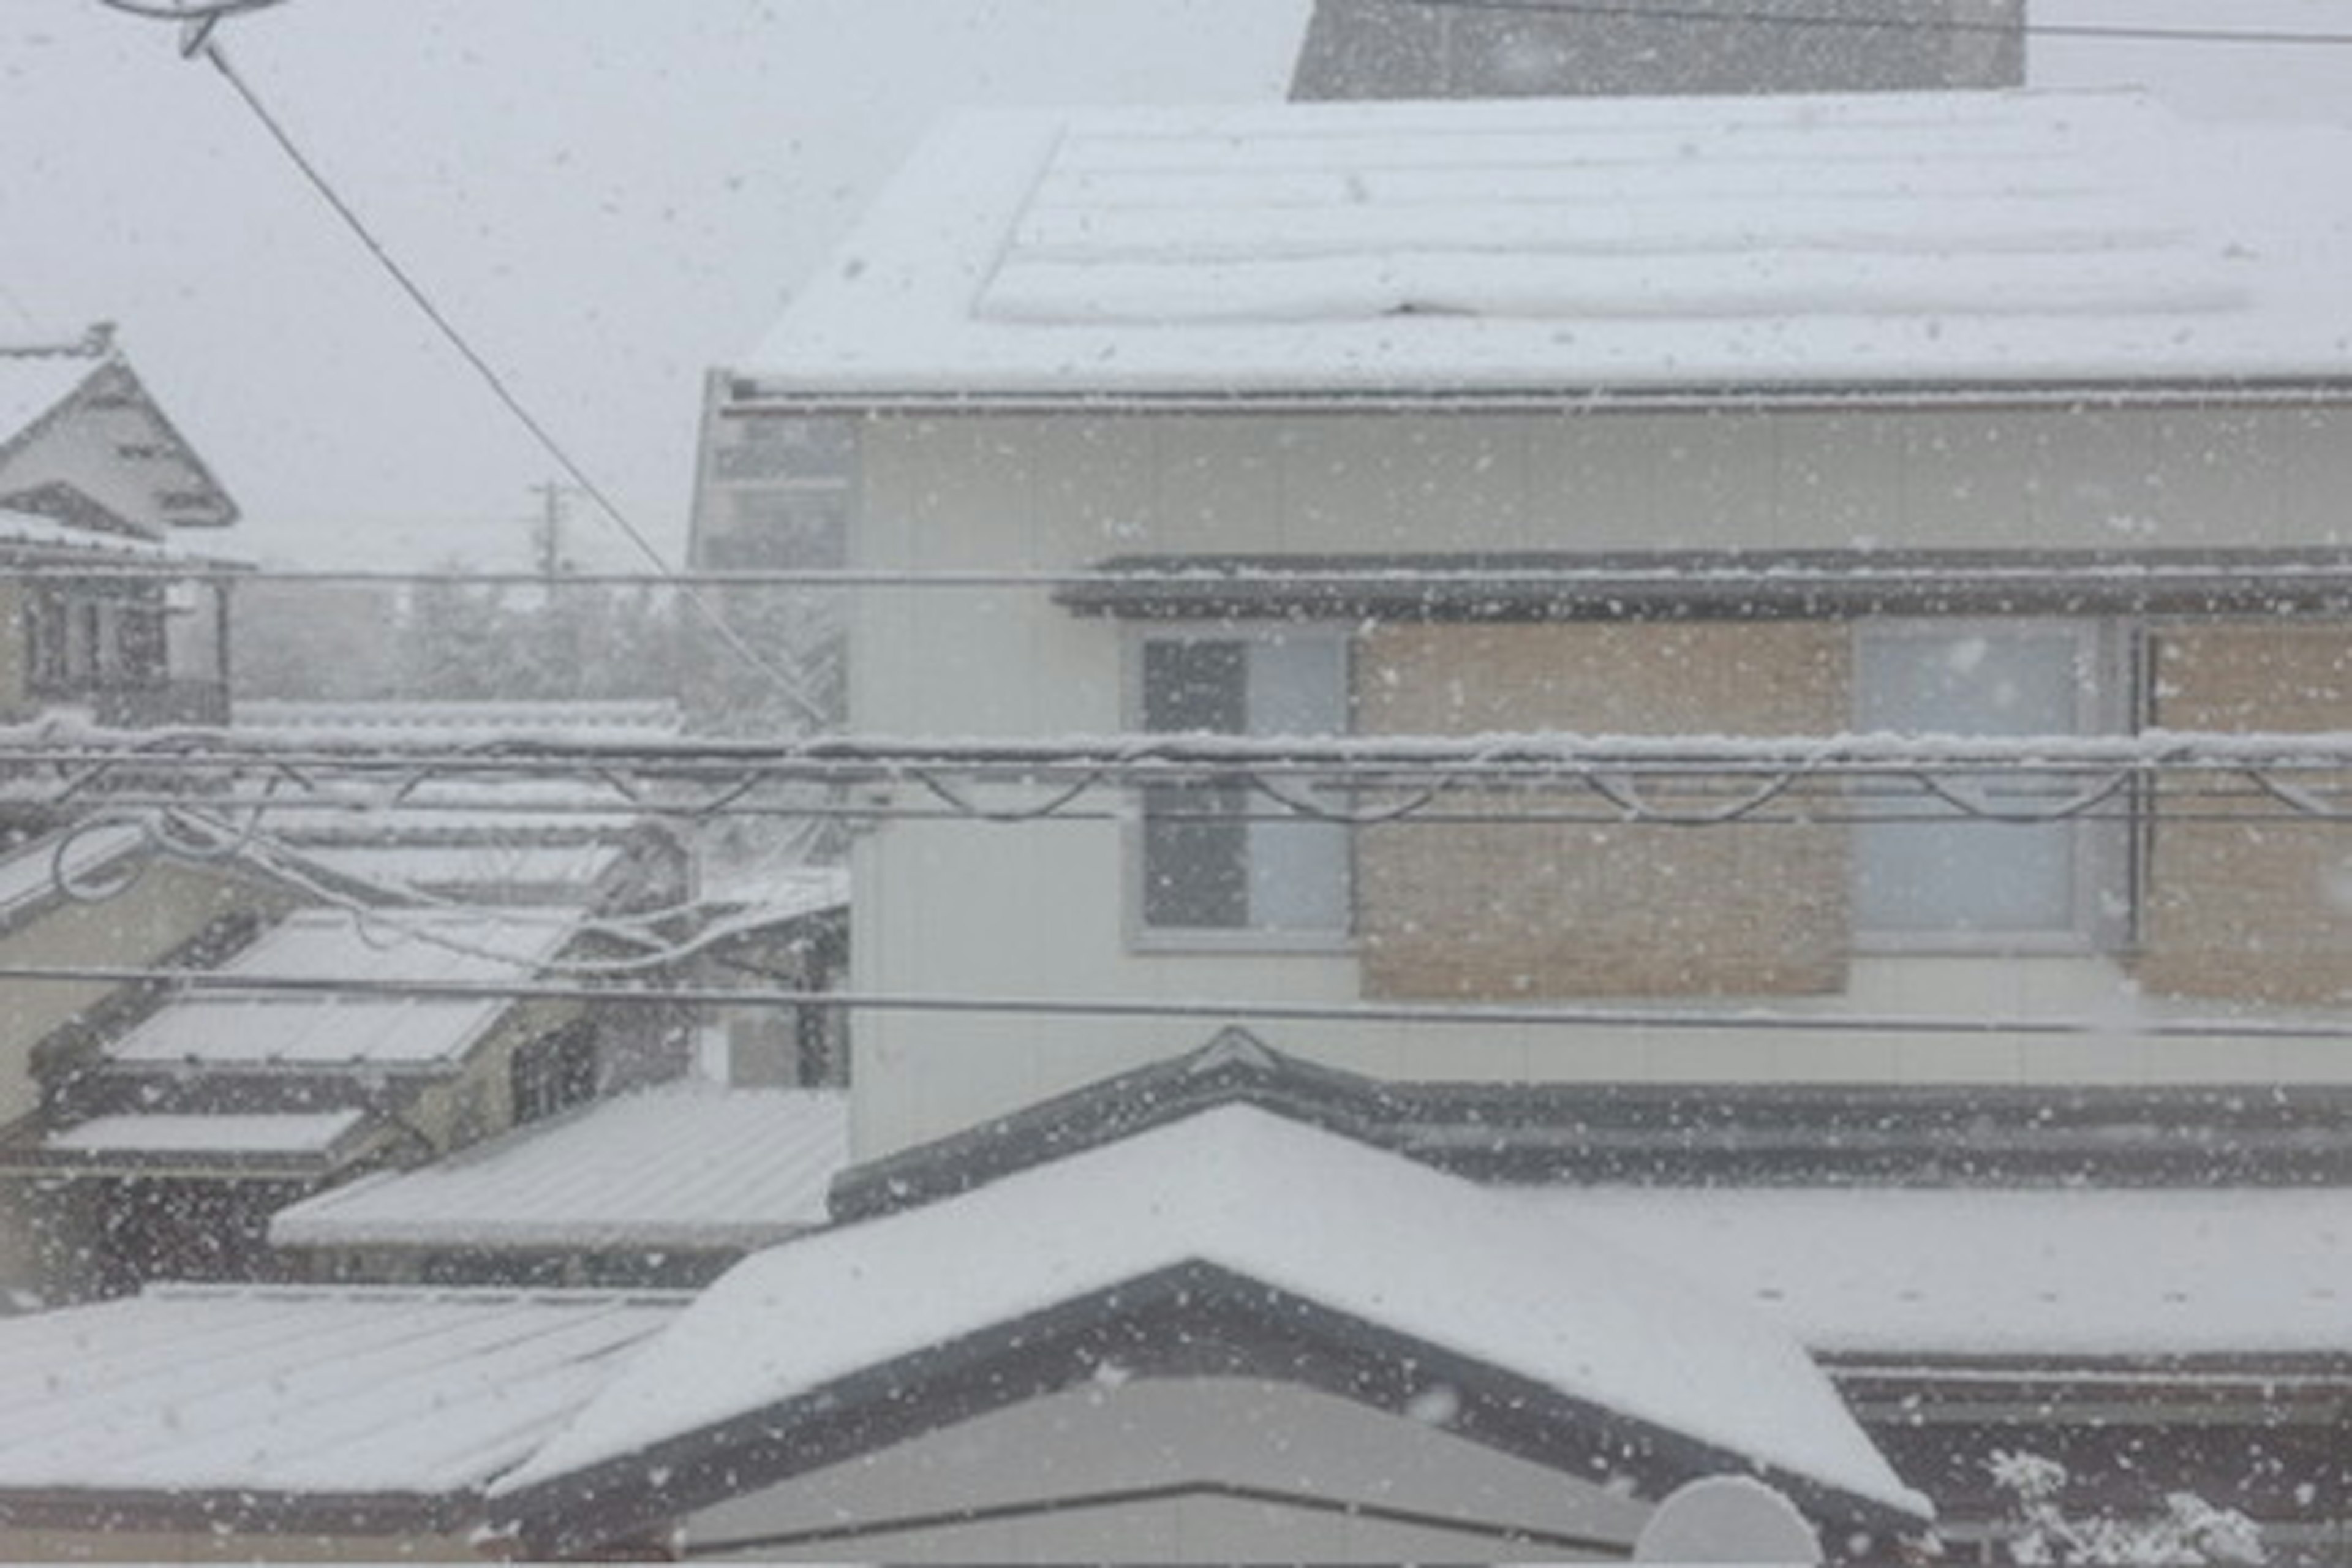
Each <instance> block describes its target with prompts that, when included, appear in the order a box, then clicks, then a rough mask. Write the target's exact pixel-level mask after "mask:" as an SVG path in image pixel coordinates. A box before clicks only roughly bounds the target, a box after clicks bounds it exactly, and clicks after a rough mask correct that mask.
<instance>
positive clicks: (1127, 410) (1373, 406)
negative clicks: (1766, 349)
mask: <svg viewBox="0 0 2352 1568" xmlns="http://www.w3.org/2000/svg"><path fill="white" fill-rule="evenodd" d="M727 395H728V402H727V404H726V405H725V406H724V407H723V408H722V410H721V414H722V416H725V417H730V418H758V417H759V416H762V415H770V414H787V415H793V416H809V415H859V416H878V415H914V416H953V415H1003V414H1073V415H1087V416H1108V415H1130V414H1270V413H1271V414H1561V415H1576V416H1583V415H1604V414H1662V413H1663V414H1696V415H1721V414H1743V413H1755V414H1763V413H1851V412H1863V411H1867V412H1874V413H1875V412H1906V411H1910V410H1922V411H1925V410H1935V409H1949V408H1969V409H2050V410H2054V411H2057V412H2061V413H2069V414H2073V413H2095V412H2101V411H2106V410H2117V409H2138V408H2158V409H2162V408H2174V409H2186V408H2231V409H2242V408H2262V407H2287V408H2305V407H2324V406H2328V405H2340V404H2345V403H2352V378H2347V377H2345V376H2341V375H2307V376H2261V377H2254V376H2243V377H2241V376H2207V377H2200V378H2195V379H2189V380H2183V381H2114V380H2074V381H2033V382H2000V381H1987V382H1978V383H1971V382H1934V381H1886V382H1864V381H1853V382H1823V383H1820V384H1801V383H1778V384H1772V383H1759V384H1736V383H1727V384H1688V385H1664V386H1640V385H1635V386H1578V385H1557V386H1525V387H1511V386H1477V385H1471V384H1454V385H1448V384H1442V383H1440V384H1423V385H1416V386H1393V387H1367V388H1363V389H1355V388H1343V387H1312V386H1309V387H1294V388H1285V389H1278V390H1271V391H1262V390H1245V389H1239V388H1235V389H1230V390H1228V389H1221V388H1207V389H1202V388H1185V387H1148V386H1147V387H1134V388H1126V389H1118V390H1110V389H1102V388H1096V389H1086V388H1077V389H1071V390H1058V389H1051V388H1013V387H1004V388H988V387H974V388H961V389H959V388H947V387H924V386H903V387H887V386H880V387H871V388H861V387H839V386H835V387H818V386H797V385H793V384H791V383H789V382H786V381H766V380H762V379H761V377H760V376H759V375H758V374H743V375H735V376H731V377H730V378H729V380H728V383H727Z"/></svg>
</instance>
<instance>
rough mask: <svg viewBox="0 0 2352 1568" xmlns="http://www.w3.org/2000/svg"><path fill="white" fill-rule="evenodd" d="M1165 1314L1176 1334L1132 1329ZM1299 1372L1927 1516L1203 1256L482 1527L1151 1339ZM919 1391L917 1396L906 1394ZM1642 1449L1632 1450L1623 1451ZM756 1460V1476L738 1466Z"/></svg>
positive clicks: (541, 1521)
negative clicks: (1258, 1352) (1213, 1348)
mask: <svg viewBox="0 0 2352 1568" xmlns="http://www.w3.org/2000/svg"><path fill="white" fill-rule="evenodd" d="M1160 1312H1166V1313H1171V1314H1173V1316H1174V1321H1177V1322H1179V1323H1181V1328H1182V1332H1181V1334H1170V1335H1165V1336H1155V1335H1151V1334H1149V1333H1146V1334H1144V1335H1142V1336H1141V1337H1140V1338H1139V1337H1138V1335H1137V1333H1136V1325H1138V1324H1139V1323H1143V1322H1148V1321H1150V1319H1151V1318H1152V1317H1153V1316H1154V1315H1155V1313H1160ZM1261 1335H1262V1336H1263V1339H1264V1344H1265V1346H1266V1347H1267V1349H1268V1350H1269V1352H1270V1353H1272V1354H1273V1355H1274V1356H1275V1357H1276V1361H1277V1362H1279V1363H1281V1364H1282V1365H1283V1366H1284V1367H1285V1368H1286V1369H1289V1370H1286V1372H1285V1373H1283V1375H1286V1376H1291V1377H1296V1375H1297V1373H1296V1371H1295V1368H1296V1366H1297V1364H1299V1363H1298V1361H1297V1342H1298V1341H1299V1340H1300V1339H1301V1338H1306V1339H1309V1340H1312V1341H1314V1342H1316V1344H1317V1346H1318V1352H1319V1353H1318V1355H1317V1356H1315V1357H1314V1358H1313V1361H1314V1364H1315V1365H1316V1366H1317V1367H1318V1368H1320V1369H1321V1375H1322V1376H1324V1377H1326V1378H1328V1379H1329V1380H1330V1382H1331V1391H1332V1392H1335V1393H1339V1394H1343V1395H1346V1396H1349V1397H1354V1398H1358V1399H1363V1398H1365V1397H1366V1394H1365V1390H1367V1389H1370V1388H1376V1387H1379V1386H1381V1385H1382V1384H1385V1383H1387V1382H1390V1381H1393V1380H1394V1378H1395V1376H1396V1369H1397V1368H1400V1367H1404V1368H1410V1369H1412V1377H1414V1378H1418V1379H1420V1380H1422V1381H1423V1382H1424V1383H1428V1382H1434V1383H1437V1384H1443V1385H1444V1386H1446V1387H1448V1388H1450V1389H1452V1390H1454V1392H1455V1393H1456V1394H1458V1395H1459V1396H1460V1397H1461V1399H1462V1405H1461V1406H1460V1408H1459V1410H1458V1412H1457V1413H1456V1415H1454V1417H1452V1419H1451V1420H1450V1422H1449V1425H1450V1426H1452V1427H1453V1429H1454V1431H1455V1432H1456V1433H1457V1434H1459V1435H1461V1436H1465V1437H1468V1438H1470V1439H1471V1440H1472V1441H1475V1442H1478V1443H1480V1444H1482V1445H1484V1446H1486V1447H1493V1448H1496V1450H1498V1451H1501V1452H1505V1453H1514V1454H1518V1455H1520V1456H1522V1457H1525V1458H1531V1459H1534V1460H1536V1461H1537V1462H1538V1463H1555V1464H1557V1463H1560V1462H1561V1456H1562V1453H1563V1452H1564V1451H1573V1452H1576V1453H1579V1454H1583V1455H1585V1456H1586V1458H1585V1459H1584V1461H1583V1462H1585V1463H1591V1464H1600V1465H1602V1466H1604V1467H1607V1466H1618V1467H1622V1468H1626V1469H1629V1470H1639V1471H1642V1472H1643V1474H1642V1476H1641V1477H1640V1479H1641V1481H1642V1482H1643V1483H1645V1484H1643V1487H1642V1490H1643V1493H1644V1495H1648V1494H1649V1493H1650V1492H1652V1491H1653V1490H1654V1491H1655V1492H1656V1493H1657V1494H1658V1495H1664V1492H1666V1491H1670V1490H1672V1489H1673V1488H1674V1487H1675V1486H1676V1485H1679V1484H1681V1482H1682V1481H1683V1480H1685V1479H1694V1478H1696V1477H1699V1476H1705V1475H1711V1474H1752V1475H1755V1476H1757V1477H1758V1478H1759V1479H1763V1480H1764V1481H1766V1482H1767V1483H1768V1484H1769V1485H1771V1486H1773V1487H1775V1488H1777V1489H1780V1490H1781V1491H1783V1492H1784V1493H1786V1494H1787V1495H1788V1496H1789V1497H1790V1499H1791V1500H1794V1501H1796V1502H1797V1503H1798V1504H1799V1506H1800V1507H1801V1508H1803V1509H1805V1510H1806V1511H1807V1512H1808V1513H1809V1514H1811V1516H1813V1517H1814V1518H1816V1519H1820V1520H1823V1521H1829V1522H1831V1523H1832V1524H1834V1525H1835V1526H1837V1527H1838V1528H1839V1529H1840V1530H1841V1531H1859V1532H1864V1533H1878V1534H1885V1535H1907V1534H1911V1533H1914V1532H1916V1531H1918V1530H1919V1529H1920V1528H1921V1527H1922V1526H1923V1525H1925V1524H1926V1523H1927V1521H1928V1519H1929V1517H1930V1516H1929V1515H1928V1514H1927V1512H1926V1511H1924V1504H1923V1503H1922V1502H1921V1500H1919V1499H1917V1497H1916V1494H1905V1495H1902V1496H1900V1497H1897V1496H1895V1495H1889V1496H1874V1495H1866V1494H1864V1493H1862V1492H1859V1491H1855V1490H1852V1489H1848V1488H1846V1487H1843V1486H1841V1485H1839V1484H1837V1483H1835V1482H1832V1481H1828V1480H1823V1479H1816V1478H1814V1477H1811V1476H1808V1475H1804V1474H1801V1473H1800V1472H1798V1471H1795V1470H1790V1469H1787V1468H1782V1467H1780V1466H1778V1465H1774V1464H1772V1463H1769V1461H1765V1460H1762V1459H1759V1458H1756V1457H1754V1456H1750V1455H1747V1454H1743V1453H1738V1452H1736V1451H1734V1450H1732V1449H1729V1448H1726V1447H1719V1446H1717V1445H1716V1444H1714V1443H1711V1442H1708V1441H1706V1439H1703V1438H1699V1437H1695V1436H1689V1435H1686V1434H1684V1433H1681V1432H1678V1431H1675V1430H1674V1429H1672V1428H1670V1427H1667V1426H1662V1425H1660V1424H1658V1423H1656V1422H1654V1421H1651V1420H1647V1419H1644V1418H1643V1417H1641V1416H1639V1415H1629V1414H1627V1413H1625V1412H1623V1411H1620V1410H1616V1409H1612V1408H1610V1407H1608V1406H1605V1405H1601V1404H1598V1403H1595V1402H1593V1401H1592V1400H1591V1399H1589V1398H1585V1397H1581V1396H1580V1395H1578V1394H1574V1393H1570V1392H1568V1391H1565V1390H1562V1389H1559V1388H1556V1387H1553V1386H1551V1385H1549V1384H1545V1383H1543V1382H1540V1381H1538V1380H1536V1379H1532V1378H1529V1377H1527V1376H1524V1375H1521V1374H1518V1373H1513V1372H1510V1371H1509V1370H1507V1369H1505V1368H1501V1367H1498V1366H1496V1365H1494V1364H1493V1363H1488V1362H1485V1361H1482V1360H1480V1359H1478V1358H1477V1357H1475V1356H1474V1355H1471V1354H1467V1353H1465V1352H1460V1351H1457V1350H1453V1349H1450V1348H1448V1347H1445V1346H1442V1345H1438V1344H1434V1343H1433V1342H1428V1341H1425V1340H1423V1339H1420V1338H1418V1337H1415V1336H1412V1335H1410V1334H1406V1333H1403V1332H1401V1331H1396V1330H1393V1329H1391V1328H1388V1327H1386V1326H1384V1325H1381V1324H1379V1323H1375V1322H1372V1321H1369V1320H1366V1319H1364V1318H1360V1317H1358V1316H1355V1315H1353V1314H1351V1313H1349V1312H1347V1311H1345V1310H1339V1309H1337V1308H1334V1307H1331V1306H1329V1305H1327V1304H1325V1303H1323V1302H1320V1301H1318V1300H1315V1299H1313V1298H1312V1297H1311V1296H1307V1295H1303V1294H1299V1293H1297V1292H1295V1291H1292V1290H1289V1289H1284V1288H1281V1287H1278V1286H1275V1285H1270V1284H1268V1283H1266V1282H1265V1281H1263V1280H1260V1279H1255V1278H1254V1277H1252V1276H1250V1275H1248V1274H1245V1273H1242V1272H1238V1271H1236V1270H1235V1269H1234V1268H1231V1267H1229V1266H1227V1265H1225V1264H1223V1263H1220V1262H1217V1261H1214V1260H1212V1259H1207V1258H1191V1259H1186V1260H1182V1261H1179V1262H1174V1263H1171V1264H1170V1265H1168V1266H1166V1267H1163V1268H1159V1269H1157V1270H1155V1271H1154V1272H1152V1273H1150V1274H1148V1275H1144V1276H1141V1277H1139V1278H1133V1279H1123V1280H1119V1281H1117V1282H1115V1283H1112V1284H1109V1285H1108V1286H1106V1287H1104V1288H1102V1289H1096V1290H1092V1291H1089V1292H1087V1293H1086V1294H1084V1295H1081V1296H1078V1297H1076V1298H1071V1299H1066V1300H1061V1301H1058V1302H1055V1303H1054V1304H1053V1305H1051V1306H1049V1307H1045V1308H1044V1309H1042V1310H1037V1311H1034V1312H1031V1313H1027V1314H1024V1315H1023V1316H1021V1317H1019V1318H1015V1319H1013V1320H1009V1321H1003V1322H998V1323H994V1324H991V1325H989V1326H988V1327H986V1328H985V1329H982V1330H980V1331H975V1332H973V1333H971V1334H968V1335H965V1336H962V1337H961V1338H958V1339H956V1340H953V1341H950V1342H944V1343H940V1344H935V1345H931V1346H928V1347H926V1348H924V1349H922V1350H919V1351H917V1352H912V1353H910V1354H906V1355H902V1356H898V1357H895V1358H892V1359H890V1360H888V1361H886V1362H883V1363H877V1364H873V1365H869V1366H866V1367H862V1368H860V1369H858V1370H856V1372H853V1373H848V1374H846V1375H845V1376H841V1377H836V1378H834V1379H831V1380H828V1381H826V1382H824V1383H823V1384H817V1385H815V1386H814V1387H811V1388H808V1389H805V1390H803V1391H801V1392H799V1393H796V1394H793V1395H790V1396H788V1397H786V1398H784V1399H782V1400H779V1401H776V1402H774V1403H772V1404H769V1405H763V1406H761V1407H759V1408H756V1409H752V1410H749V1411H745V1412H742V1413H740V1414H739V1415H733V1416H730V1417H727V1418H725V1419H723V1420H720V1421H719V1422H716V1423H714V1424H712V1425H709V1426H703V1427H700V1428H698V1429H697V1430H693V1431H689V1432H683V1433H679V1434H676V1435H674V1436H668V1437H666V1438H662V1439H658V1440H656V1441H655V1442H652V1443H650V1444H649V1445H647V1446H646V1447H643V1448H640V1449H638V1450H636V1451H635V1452H631V1453H628V1454H624V1455H619V1456H616V1457H614V1458H607V1459H604V1460H602V1461H597V1462H593V1463H591V1464H589V1465H587V1466H585V1467H583V1468H579V1469H574V1470H568V1471H557V1472H554V1473H551V1474H550V1473H541V1474H537V1475H533V1474H531V1473H530V1472H531V1471H532V1470H533V1469H534V1468H537V1467H536V1466H534V1465H526V1466H525V1467H524V1468H523V1469H522V1471H521V1472H520V1484H515V1483H514V1482H512V1481H499V1482H495V1483H493V1484H492V1486H491V1488H490V1496H491V1523H490V1528H491V1529H492V1530H493V1531H496V1532H499V1533H510V1534H513V1535H515V1536H517V1537H519V1538H520V1540H521V1541H522V1542H524V1543H525V1545H526V1546H527V1547H528V1548H529V1549H530V1552H532V1553H534V1554H541V1553H548V1554H551V1553H561V1552H565V1551H568V1550H576V1549H578V1548H581V1547H583V1546H587V1545H592V1544H593V1543H594V1542H596V1541H598V1540H603V1539H610V1538H612V1537H614V1536H615V1535H618V1534H626V1533H629V1532H632V1531H640V1530H643V1529H646V1528H648V1527H650V1526H656V1525H658V1524H660V1523H661V1522H663V1521H666V1520H670V1519H675V1518H677V1517H679V1516H681V1515H683V1514H686V1513H688V1512H691V1511H693V1510H695V1509H697V1508H700V1507H704V1506H709V1504H712V1503H716V1502H719V1501H721V1500H726V1499H729V1498H731V1497H734V1496H738V1495H741V1494H742V1493H743V1492H744V1491H745V1490H746V1489H747V1485H751V1484H757V1485H768V1484H774V1483H777V1482H782V1481H785V1480H789V1479H793V1477H795V1476H798V1475H802V1474H805V1473H808V1472H810V1471H813V1470H816V1469H820V1468H825V1467H827V1466H830V1465H834V1464H837V1463H844V1462H847V1461H850V1460H853V1459H855V1458H858V1457H859V1456H861V1455H864V1454H867V1453H871V1452H874V1451H877V1450H878V1449H881V1448H884V1447H888V1446H889V1445H891V1444H893V1443H895V1442H898V1441H900V1440H903V1438H904V1437H906V1436H908V1435H910V1434H911V1433H912V1432H914V1431H918V1430H922V1429H930V1428H935V1427H938V1426H946V1425H951V1424H953V1423H955V1422H958V1421H961V1420H963V1419H966V1418H969V1417H973V1416H977V1415H984V1414H986V1413H988V1412H989V1411H991V1410H994V1409H1000V1408H1003V1407H1005V1406H1007V1405H1013V1404H1017V1403H1019V1402H1021V1401H1023V1400H1024V1399H1030V1398H1035V1397H1040V1396H1043V1395H1045V1394H1051V1393H1054V1392H1057V1391H1060V1390H1062V1389H1065V1388H1067V1387H1073V1386H1080V1385H1083V1384H1087V1382H1089V1381H1090V1380H1092V1379H1093V1378H1095V1377H1097V1376H1098V1375H1099V1371H1100V1368H1101V1366H1103V1365H1104V1364H1107V1363H1118V1362H1120V1361H1121V1360H1122V1358H1125V1357H1129V1356H1131V1355H1132V1353H1133V1352H1135V1351H1136V1349H1137V1348H1138V1347H1139V1346H1140V1345H1142V1344H1145V1343H1149V1342H1153V1341H1154V1340H1156V1339H1165V1340H1166V1341H1167V1342H1177V1341H1179V1340H1181V1342H1183V1343H1185V1344H1187V1345H1190V1346H1194V1347H1198V1346H1201V1345H1203V1344H1211V1343H1213V1344H1216V1345H1218V1346H1220V1347H1221V1348H1223V1349H1224V1350H1226V1351H1227V1352H1233V1353H1244V1354H1245V1353H1246V1350H1247V1345H1248V1343H1249V1342H1250V1341H1251V1340H1252V1338H1253V1337H1255V1336H1261ZM917 1389H928V1392H925V1393H922V1394H913V1393H911V1392H910V1391H914V1390H917ZM1636 1456H1639V1458H1636ZM755 1474H756V1476H757V1478H758V1479H757V1481H756V1482H754V1481H752V1478H753V1476H754V1475H755Z"/></svg>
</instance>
